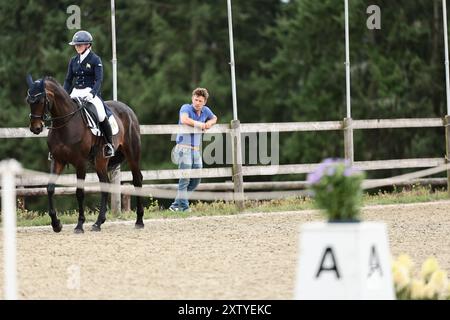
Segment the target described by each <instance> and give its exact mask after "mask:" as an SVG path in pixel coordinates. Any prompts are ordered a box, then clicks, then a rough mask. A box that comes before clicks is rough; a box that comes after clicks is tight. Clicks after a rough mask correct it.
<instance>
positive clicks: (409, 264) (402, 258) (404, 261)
mask: <svg viewBox="0 0 450 320" xmlns="http://www.w3.org/2000/svg"><path fill="white" fill-rule="evenodd" d="M397 262H398V263H399V264H400V265H402V266H404V267H405V268H407V269H408V271H409V272H410V273H411V272H412V270H413V268H414V262H413V261H412V260H411V258H410V257H409V255H407V254H401V255H399V256H398V258H397Z"/></svg>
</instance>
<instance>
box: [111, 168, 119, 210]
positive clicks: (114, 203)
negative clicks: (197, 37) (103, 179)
mask: <svg viewBox="0 0 450 320" xmlns="http://www.w3.org/2000/svg"><path fill="white" fill-rule="evenodd" d="M110 181H111V183H113V184H115V185H118V186H120V165H118V166H117V167H115V168H114V169H113V170H112V171H111V172H110ZM120 200H121V199H120V192H119V193H111V212H113V213H120V211H121V207H120Z"/></svg>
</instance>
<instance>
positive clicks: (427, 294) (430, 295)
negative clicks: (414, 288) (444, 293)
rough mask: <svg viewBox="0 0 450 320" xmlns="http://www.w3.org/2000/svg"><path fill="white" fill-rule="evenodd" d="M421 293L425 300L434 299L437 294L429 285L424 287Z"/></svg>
mask: <svg viewBox="0 0 450 320" xmlns="http://www.w3.org/2000/svg"><path fill="white" fill-rule="evenodd" d="M423 293H424V298H425V299H436V295H437V294H438V293H437V292H436V290H435V288H434V287H433V286H432V285H430V284H429V283H428V284H426V285H425V288H424V290H423Z"/></svg>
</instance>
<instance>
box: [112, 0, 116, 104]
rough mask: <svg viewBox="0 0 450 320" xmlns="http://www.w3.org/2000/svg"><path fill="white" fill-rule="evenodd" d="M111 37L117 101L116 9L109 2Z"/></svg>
mask: <svg viewBox="0 0 450 320" xmlns="http://www.w3.org/2000/svg"><path fill="white" fill-rule="evenodd" d="M111 36H112V67H113V70H112V72H113V100H114V101H116V100H117V57H116V8H115V6H114V0H111Z"/></svg>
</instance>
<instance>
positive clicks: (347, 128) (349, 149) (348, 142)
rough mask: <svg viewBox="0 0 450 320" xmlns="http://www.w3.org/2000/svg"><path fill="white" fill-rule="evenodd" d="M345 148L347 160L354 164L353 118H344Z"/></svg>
mask: <svg viewBox="0 0 450 320" xmlns="http://www.w3.org/2000/svg"><path fill="white" fill-rule="evenodd" d="M343 129H344V148H345V159H347V160H348V161H350V163H351V164H353V162H354V160H355V158H354V154H353V124H352V118H344V127H343Z"/></svg>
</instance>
